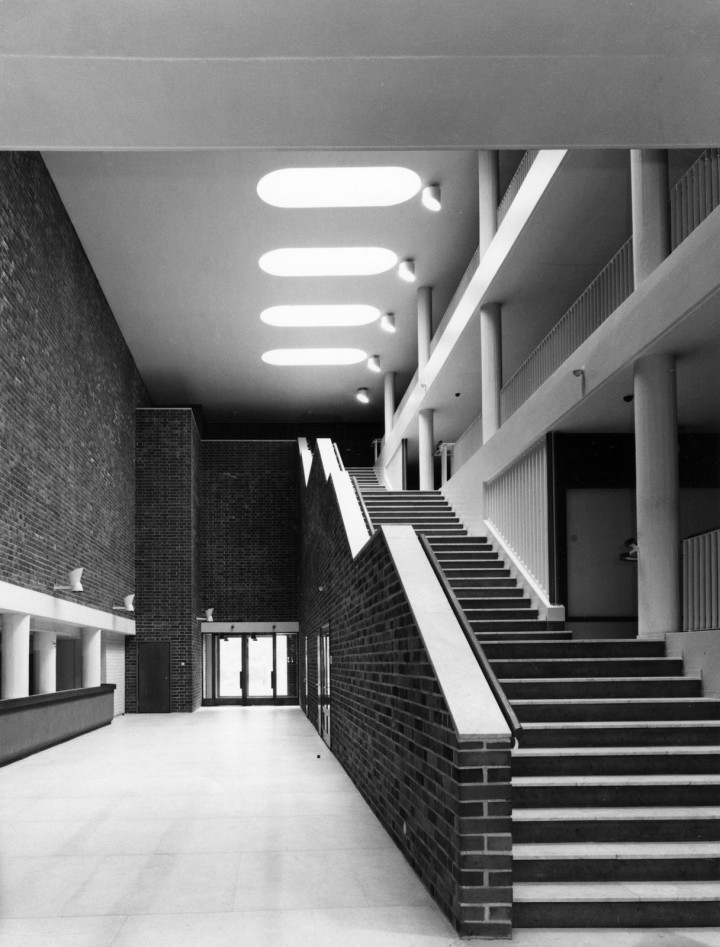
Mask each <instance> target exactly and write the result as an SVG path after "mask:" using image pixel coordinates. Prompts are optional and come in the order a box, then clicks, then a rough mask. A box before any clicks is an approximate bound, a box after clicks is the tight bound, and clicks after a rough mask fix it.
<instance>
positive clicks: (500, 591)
mask: <svg viewBox="0 0 720 947" xmlns="http://www.w3.org/2000/svg"><path fill="white" fill-rule="evenodd" d="M496 581H497V580H496ZM455 594H456V596H457V599H458V601H459V602H460V604H461V605H462V607H463V608H473V607H477V608H482V606H483V604H484V603H485V602H486V601H489V600H495V599H506V600H507V601H512V602H518V601H521V600H522V601H527V602H528V605H530V602H529V600H527V599H524V598H523V596H524V591H523V589H518V588H512V587H509V586H502V585H500V586H498V585H488V586H486V587H485V588H482V587H480V588H473V589H463V590H462V591H461V592H460V593H457V592H456V593H455ZM476 602H477V603H478V604H477V605H475V604H474V603H476Z"/></svg>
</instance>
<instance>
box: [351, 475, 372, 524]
mask: <svg viewBox="0 0 720 947" xmlns="http://www.w3.org/2000/svg"><path fill="white" fill-rule="evenodd" d="M350 479H351V480H352V484H353V486H354V487H355V493H356V494H357V498H358V501H359V503H360V509H361V510H362V512H363V516H364V517H365V522H366V524H367V528H368V529H369V530H370V535H371V536H372V534H373V533H374V532H375V527H374V526H373V521H372V519H371V518H370V513H369V511H368V508H367V506H366V505H365V498H364V497H363V495H362V492H361V490H360V484H359V483H358V480H357V477H351V478H350Z"/></svg>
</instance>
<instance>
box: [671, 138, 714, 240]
mask: <svg viewBox="0 0 720 947" xmlns="http://www.w3.org/2000/svg"><path fill="white" fill-rule="evenodd" d="M719 204H720V148H708V149H707V150H706V151H704V152H703V153H702V154H701V155H700V157H699V158H698V159H697V161H696V162H695V164H693V165H692V167H691V168H689V169H688V171H687V172H686V173H685V174H684V175H683V176H682V177H681V178H680V180H679V181H678V182H677V184H676V185H675V187H674V188H673V189H672V191H671V192H670V241H671V246H672V249H673V250H674V249H675V248H676V247H678V246H679V245H680V244H681V243H682V242H683V240H684V239H685V238H686V237H687V236H689V235H690V234H691V233H692V232H693V230H694V229H695V228H696V227H697V226H698V224H701V223H702V222H703V220H705V218H706V217H707V216H708V214H710V213H712V211H713V210H715V208H716V207H717V206H718V205H719Z"/></svg>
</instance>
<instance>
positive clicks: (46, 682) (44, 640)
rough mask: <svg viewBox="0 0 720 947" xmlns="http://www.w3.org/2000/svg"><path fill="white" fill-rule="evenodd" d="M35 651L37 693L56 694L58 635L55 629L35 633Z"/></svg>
mask: <svg viewBox="0 0 720 947" xmlns="http://www.w3.org/2000/svg"><path fill="white" fill-rule="evenodd" d="M33 651H34V652H35V693H36V694H54V693H55V691H56V690H57V635H56V634H55V632H54V631H36V632H35V633H34V634H33Z"/></svg>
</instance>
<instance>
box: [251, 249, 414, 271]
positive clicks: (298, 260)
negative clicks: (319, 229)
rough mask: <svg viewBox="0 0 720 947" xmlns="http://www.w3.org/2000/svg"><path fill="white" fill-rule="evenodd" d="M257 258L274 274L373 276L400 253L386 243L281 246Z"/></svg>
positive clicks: (262, 268)
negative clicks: (370, 245)
mask: <svg viewBox="0 0 720 947" xmlns="http://www.w3.org/2000/svg"><path fill="white" fill-rule="evenodd" d="M258 262H259V264H260V269H261V270H264V271H265V272H266V273H270V275H271V276H374V275H376V274H377V273H385V272H387V270H390V269H392V268H393V266H395V264H396V263H397V254H395V253H393V252H392V250H386V249H385V248H384V247H282V248H280V249H278V250H270V251H269V252H268V253H264V254H263V255H262V256H261V257H260V260H259V261H258Z"/></svg>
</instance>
